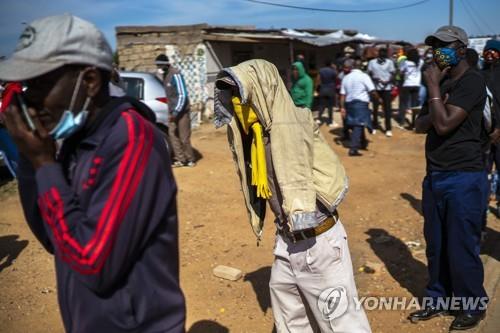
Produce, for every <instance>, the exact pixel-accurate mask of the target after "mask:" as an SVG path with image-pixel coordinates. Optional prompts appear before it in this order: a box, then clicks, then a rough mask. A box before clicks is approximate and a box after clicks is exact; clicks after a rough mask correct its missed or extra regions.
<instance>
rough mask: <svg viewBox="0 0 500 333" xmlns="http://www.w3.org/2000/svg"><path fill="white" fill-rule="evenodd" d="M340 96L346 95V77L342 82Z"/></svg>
mask: <svg viewBox="0 0 500 333" xmlns="http://www.w3.org/2000/svg"><path fill="white" fill-rule="evenodd" d="M346 76H347V75H346ZM340 94H341V95H345V76H344V79H343V80H342V83H341V84H340Z"/></svg>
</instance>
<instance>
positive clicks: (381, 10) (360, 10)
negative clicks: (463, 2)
mask: <svg viewBox="0 0 500 333" xmlns="http://www.w3.org/2000/svg"><path fill="white" fill-rule="evenodd" d="M243 1H245V2H252V3H256V4H260V5H267V6H274V7H282V8H290V9H299V10H309V11H315V12H329V13H378V12H387V11H391V10H398V9H404V8H410V7H415V6H418V5H421V4H424V3H426V2H429V1H430V0H420V1H416V2H413V3H410V4H407V5H403V6H397V7H389V8H382V9H358V10H356V9H328V8H315V7H303V6H294V5H285V4H281V3H275V2H270V1H263V0H243Z"/></svg>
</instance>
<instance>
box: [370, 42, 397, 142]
mask: <svg viewBox="0 0 500 333" xmlns="http://www.w3.org/2000/svg"><path fill="white" fill-rule="evenodd" d="M395 72H396V68H395V67H394V63H393V62H392V60H391V59H388V58H387V49H386V48H381V49H379V50H378V57H377V58H375V59H372V60H370V61H369V62H368V74H370V76H371V78H372V80H373V83H374V84H375V89H376V90H377V94H378V95H379V96H380V97H381V98H382V100H383V101H384V102H383V103H382V105H383V107H384V116H385V135H386V136H389V137H391V136H392V131H391V130H392V126H391V118H392V107H391V102H392V96H391V90H392V87H393V81H394V73H395ZM379 105H380V104H379V103H378V101H374V102H373V131H375V130H376V129H377V128H379V124H378V107H379Z"/></svg>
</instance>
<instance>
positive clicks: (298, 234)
mask: <svg viewBox="0 0 500 333" xmlns="http://www.w3.org/2000/svg"><path fill="white" fill-rule="evenodd" d="M338 219H339V215H338V213H337V211H335V212H334V213H333V216H330V217H328V218H327V219H326V220H324V221H323V222H321V224H320V225H318V226H316V227H314V228H308V229H304V230H299V231H293V232H290V231H284V230H279V231H278V233H279V234H280V235H282V236H284V237H285V238H287V239H288V240H290V241H291V242H292V243H297V242H299V241H301V240H305V239H308V238H312V237H316V236H319V235H321V234H322V233H324V232H326V231H328V230H330V229H331V228H332V227H333V226H334V225H335V224H336V223H337V221H338Z"/></svg>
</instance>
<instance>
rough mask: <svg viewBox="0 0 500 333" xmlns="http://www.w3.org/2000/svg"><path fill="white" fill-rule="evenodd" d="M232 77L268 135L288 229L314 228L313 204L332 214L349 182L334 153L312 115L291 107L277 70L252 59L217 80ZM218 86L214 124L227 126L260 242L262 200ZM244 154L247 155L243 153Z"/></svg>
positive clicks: (240, 138) (262, 61) (251, 218)
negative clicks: (256, 189) (252, 179)
mask: <svg viewBox="0 0 500 333" xmlns="http://www.w3.org/2000/svg"><path fill="white" fill-rule="evenodd" d="M224 76H230V77H231V78H232V79H233V80H234V81H235V82H236V83H237V85H238V87H239V91H240V95H241V99H242V103H251V105H252V107H253V108H254V110H255V112H256V113H257V115H258V117H259V120H260V122H261V124H262V126H263V127H264V130H265V132H266V134H268V135H269V137H270V142H271V152H272V162H273V166H274V171H275V174H276V180H277V181H276V183H277V185H278V186H279V188H280V190H281V193H282V196H283V210H284V212H285V214H286V215H287V216H288V224H289V226H290V229H291V230H293V231H295V230H301V229H304V227H303V226H304V225H309V226H310V225H311V224H312V225H316V224H317V223H315V220H316V217H315V212H316V200H318V201H320V202H321V203H322V204H323V205H325V207H327V208H328V209H329V210H330V211H332V212H333V211H334V210H335V209H336V208H337V206H338V205H339V204H340V202H341V201H342V200H343V198H344V196H345V194H346V192H347V189H348V180H347V177H346V173H345V170H344V167H343V166H342V164H341V162H340V160H339V158H338V157H337V155H336V154H335V153H334V152H333V151H332V150H331V148H330V147H329V145H328V144H327V143H326V141H325V139H324V137H323V135H322V134H321V133H320V131H319V128H318V125H316V123H315V122H314V120H313V118H312V114H311V111H310V110H309V109H306V108H298V107H296V106H295V105H294V103H293V101H292V99H291V97H290V95H289V93H288V91H287V89H286V87H285V85H284V83H283V81H282V80H281V77H280V75H279V73H278V70H277V69H276V67H275V66H274V65H273V64H271V63H270V62H267V61H265V60H250V61H246V62H243V63H241V64H239V65H237V66H234V67H230V68H225V69H224V70H222V71H221V73H219V79H220V78H222V77H224ZM219 96H220V91H218V89H217V88H216V92H215V106H216V120H215V124H216V126H222V125H223V124H225V123H226V124H228V125H229V126H228V140H229V144H230V147H231V151H232V153H233V158H234V160H235V163H236V167H237V171H238V175H239V177H240V181H241V188H242V191H243V196H244V199H245V203H246V207H247V210H248V214H249V218H250V223H251V225H252V229H253V231H254V233H255V235H256V236H257V237H258V238H260V237H261V234H262V227H263V223H264V215H265V200H263V199H260V198H257V197H256V196H255V191H254V189H253V186H252V185H251V183H250V177H251V176H250V175H249V166H248V162H246V161H245V158H244V155H245V153H244V146H243V142H242V135H241V127H240V126H239V124H238V122H237V119H236V117H232V116H231V115H230V112H228V110H227V109H225V108H224V107H223V105H222V104H223V103H221V100H220V98H219ZM247 156H248V155H247Z"/></svg>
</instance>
